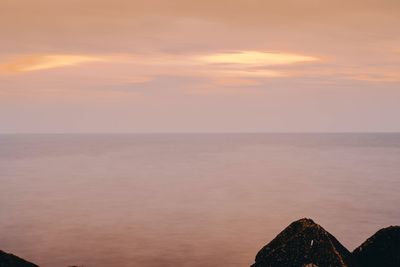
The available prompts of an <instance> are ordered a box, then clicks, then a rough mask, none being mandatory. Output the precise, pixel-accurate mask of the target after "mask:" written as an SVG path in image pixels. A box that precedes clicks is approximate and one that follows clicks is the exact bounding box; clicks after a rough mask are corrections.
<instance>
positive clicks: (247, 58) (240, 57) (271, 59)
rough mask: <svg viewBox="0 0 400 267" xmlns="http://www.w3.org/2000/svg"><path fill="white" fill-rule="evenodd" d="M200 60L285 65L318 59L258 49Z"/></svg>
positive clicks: (206, 57) (222, 54)
mask: <svg viewBox="0 0 400 267" xmlns="http://www.w3.org/2000/svg"><path fill="white" fill-rule="evenodd" d="M199 60H200V61H203V62H207V63H215V64H239V65H263V66H273V65H287V64H295V63H304V62H312V61H318V60H319V59H318V58H316V57H311V56H305V55H299V54H289V53H277V52H260V51H240V52H234V53H220V54H211V55H206V56H202V57H199Z"/></svg>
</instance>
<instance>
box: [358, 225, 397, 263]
mask: <svg viewBox="0 0 400 267" xmlns="http://www.w3.org/2000/svg"><path fill="white" fill-rule="evenodd" d="M353 255H354V258H356V259H357V260H358V262H359V263H360V265H361V266H362V267H372V266H373V267H377V266H384V267H399V266H400V226H390V227H387V228H383V229H381V230H379V231H378V232H376V234H374V235H373V236H371V237H370V238H368V239H367V241H365V242H364V243H363V244H362V245H361V246H359V247H358V248H356V249H355V250H354V252H353Z"/></svg>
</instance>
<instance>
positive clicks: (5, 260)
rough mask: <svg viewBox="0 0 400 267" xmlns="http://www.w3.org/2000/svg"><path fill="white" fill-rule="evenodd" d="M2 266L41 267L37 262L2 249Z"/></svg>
mask: <svg viewBox="0 0 400 267" xmlns="http://www.w3.org/2000/svg"><path fill="white" fill-rule="evenodd" d="M0 267H39V266H38V265H36V264H33V263H30V262H27V261H26V260H23V259H21V258H19V257H17V256H15V255H13V254H8V253H5V252H4V251H1V250H0Z"/></svg>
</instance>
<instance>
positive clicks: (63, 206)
mask: <svg viewBox="0 0 400 267" xmlns="http://www.w3.org/2000/svg"><path fill="white" fill-rule="evenodd" d="M399 191H400V134H148V135H146V134H136V135H135V134H131V135H130V134H86V135H73V134H71V135H0V232H1V235H0V249H2V250H4V251H8V252H12V253H14V254H16V255H19V256H21V257H23V258H26V259H28V260H31V261H33V262H35V263H37V264H39V265H41V266H42V267H66V266H69V265H83V266H85V267H109V266H118V267H131V266H142V267H147V266H163V267H168V266H174V267H177V266H191V267H192V266H194V267H196V266H202V267H206V266H248V265H250V264H251V263H252V261H253V259H254V257H255V255H256V253H257V252H258V250H259V249H260V248H261V247H262V246H263V245H264V244H265V243H267V242H269V241H270V240H271V239H272V238H273V237H275V236H276V234H278V233H279V232H280V231H281V230H282V229H283V228H284V227H286V226H287V225H288V224H289V223H290V222H291V221H293V220H296V219H299V218H302V217H311V218H313V219H314V220H315V221H316V222H317V223H320V224H321V225H322V226H323V227H324V228H325V229H327V230H328V231H330V232H331V233H332V234H333V235H335V236H336V237H337V238H338V239H339V241H341V242H342V243H343V244H344V245H345V246H347V247H348V248H349V249H351V250H352V249H354V248H355V247H356V246H357V245H358V244H360V243H361V242H362V241H364V240H365V239H366V238H367V237H368V236H370V235H371V234H373V233H374V232H375V231H377V230H378V229H379V228H381V227H385V226H388V225H391V224H400V208H399V205H400V194H399Z"/></svg>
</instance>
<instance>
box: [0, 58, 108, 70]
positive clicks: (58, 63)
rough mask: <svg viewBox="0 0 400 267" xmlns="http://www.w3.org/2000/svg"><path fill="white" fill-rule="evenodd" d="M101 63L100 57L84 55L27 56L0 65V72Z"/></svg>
mask: <svg viewBox="0 0 400 267" xmlns="http://www.w3.org/2000/svg"><path fill="white" fill-rule="evenodd" d="M96 61H103V59H102V58H100V57H94V56H86V55H63V54H50V55H28V56H23V57H18V58H15V59H13V60H11V61H8V62H6V63H3V64H0V70H2V71H3V72H9V73H19V72H28V71H37V70H45V69H53V68H60V67H66V66H75V65H79V64H82V63H87V62H96Z"/></svg>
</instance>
